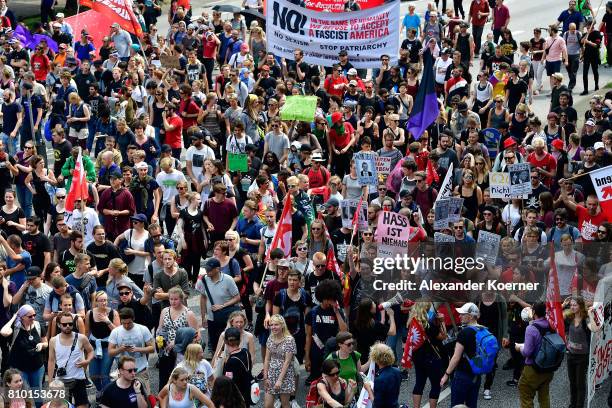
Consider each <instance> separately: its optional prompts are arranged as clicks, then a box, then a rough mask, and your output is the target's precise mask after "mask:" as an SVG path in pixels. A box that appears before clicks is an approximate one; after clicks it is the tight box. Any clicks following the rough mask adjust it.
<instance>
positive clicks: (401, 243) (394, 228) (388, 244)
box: [376, 211, 411, 258]
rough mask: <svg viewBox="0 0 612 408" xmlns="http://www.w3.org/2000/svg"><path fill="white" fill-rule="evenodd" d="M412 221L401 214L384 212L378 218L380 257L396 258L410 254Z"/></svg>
mask: <svg viewBox="0 0 612 408" xmlns="http://www.w3.org/2000/svg"><path fill="white" fill-rule="evenodd" d="M410 230H411V227H410V220H409V219H408V217H405V216H403V215H401V214H398V213H394V212H391V211H383V212H382V213H381V214H380V216H379V217H378V225H377V228H376V241H377V242H378V247H377V249H378V256H379V257H381V258H383V257H395V255H403V254H407V253H408V242H409V240H410Z"/></svg>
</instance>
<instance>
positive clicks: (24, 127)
mask: <svg viewBox="0 0 612 408" xmlns="http://www.w3.org/2000/svg"><path fill="white" fill-rule="evenodd" d="M21 89H22V94H21V98H20V102H21V106H22V108H23V121H22V123H21V129H20V130H19V134H20V135H21V138H20V145H21V149H22V150H23V147H24V145H25V143H26V142H27V141H28V140H32V139H33V138H34V139H35V141H36V144H38V145H40V144H41V138H40V135H41V133H40V121H41V120H42V117H43V101H42V99H41V97H40V96H38V95H36V94H33V93H32V89H33V86H32V84H30V83H28V82H23V83H22V84H21ZM30 113H31V115H32V119H30Z"/></svg>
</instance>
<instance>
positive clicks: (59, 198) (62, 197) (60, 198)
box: [57, 196, 66, 200]
mask: <svg viewBox="0 0 612 408" xmlns="http://www.w3.org/2000/svg"><path fill="white" fill-rule="evenodd" d="M65 198H66V196H57V199H58V200H64V199H65Z"/></svg>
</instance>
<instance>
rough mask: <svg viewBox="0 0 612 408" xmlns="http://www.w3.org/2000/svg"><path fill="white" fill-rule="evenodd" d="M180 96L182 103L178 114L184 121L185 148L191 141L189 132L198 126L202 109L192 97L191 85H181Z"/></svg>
mask: <svg viewBox="0 0 612 408" xmlns="http://www.w3.org/2000/svg"><path fill="white" fill-rule="evenodd" d="M179 94H180V95H181V102H180V104H179V108H178V114H179V116H180V117H181V119H182V120H183V131H182V133H183V143H184V145H185V146H188V145H189V141H190V140H189V138H188V136H187V130H188V129H189V128H190V127H192V126H194V125H196V123H197V121H198V115H199V114H200V108H199V107H198V105H197V104H196V103H195V102H194V100H193V98H192V97H191V95H192V90H191V86H190V85H187V84H183V85H181V87H180V88H179Z"/></svg>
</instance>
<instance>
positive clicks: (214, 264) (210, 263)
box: [204, 258, 221, 272]
mask: <svg viewBox="0 0 612 408" xmlns="http://www.w3.org/2000/svg"><path fill="white" fill-rule="evenodd" d="M220 267H221V262H219V260H218V259H217V258H208V259H207V260H205V261H204V269H206V272H210V271H212V270H213V269H215V268H220Z"/></svg>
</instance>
